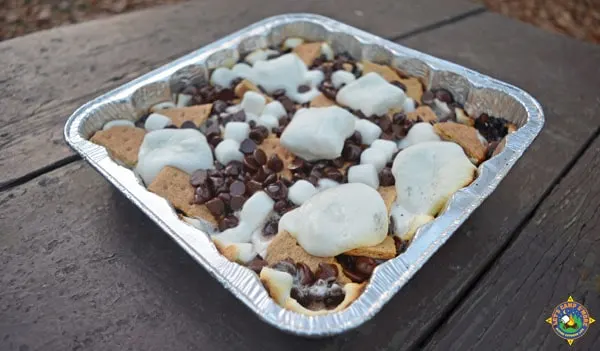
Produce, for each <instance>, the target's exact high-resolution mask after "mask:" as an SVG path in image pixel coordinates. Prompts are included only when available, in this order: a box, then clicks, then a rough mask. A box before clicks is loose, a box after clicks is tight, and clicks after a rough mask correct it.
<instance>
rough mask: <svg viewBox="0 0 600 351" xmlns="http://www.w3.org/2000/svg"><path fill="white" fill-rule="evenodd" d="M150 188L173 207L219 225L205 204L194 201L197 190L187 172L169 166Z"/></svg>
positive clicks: (159, 174) (188, 214)
mask: <svg viewBox="0 0 600 351" xmlns="http://www.w3.org/2000/svg"><path fill="white" fill-rule="evenodd" d="M148 190H150V191H151V192H153V193H155V194H157V195H159V196H161V197H163V198H165V199H167V200H168V201H169V202H170V203H171V205H173V207H175V208H176V209H178V210H181V211H183V213H185V214H186V215H187V216H189V217H196V218H200V219H203V220H205V221H207V222H208V223H210V224H211V225H212V226H214V227H216V226H217V220H216V218H215V217H214V216H213V215H212V213H210V211H209V210H208V208H207V207H206V206H205V205H198V204H194V203H193V201H194V192H195V190H194V187H193V186H192V185H191V184H190V175H189V174H187V173H186V172H184V171H182V170H180V169H178V168H175V167H170V166H167V167H165V168H163V169H162V170H161V171H160V172H159V173H158V175H157V176H156V178H155V179H154V181H153V182H152V183H151V184H150V185H149V186H148Z"/></svg>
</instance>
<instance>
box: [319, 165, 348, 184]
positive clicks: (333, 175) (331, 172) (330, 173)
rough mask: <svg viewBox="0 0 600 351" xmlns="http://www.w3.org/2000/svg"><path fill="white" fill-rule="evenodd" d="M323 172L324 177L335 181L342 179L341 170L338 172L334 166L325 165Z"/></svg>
mask: <svg viewBox="0 0 600 351" xmlns="http://www.w3.org/2000/svg"><path fill="white" fill-rule="evenodd" d="M323 173H324V175H325V177H326V178H329V179H332V180H335V181H336V182H341V181H343V180H344V176H343V175H342V172H340V171H339V170H338V169H337V168H335V167H327V168H325V171H324V172H323Z"/></svg>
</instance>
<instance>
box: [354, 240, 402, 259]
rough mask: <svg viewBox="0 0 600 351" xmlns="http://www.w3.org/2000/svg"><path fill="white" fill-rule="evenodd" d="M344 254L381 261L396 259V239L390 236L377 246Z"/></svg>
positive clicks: (361, 248) (360, 248)
mask: <svg viewBox="0 0 600 351" xmlns="http://www.w3.org/2000/svg"><path fill="white" fill-rule="evenodd" d="M344 254H345V255H349V256H364V257H370V258H376V259H380V260H389V259H392V258H394V257H396V244H395V243H394V238H393V237H392V236H390V235H388V236H386V237H385V239H384V240H383V241H382V242H381V243H379V244H377V245H375V246H369V247H359V248H357V249H353V250H350V251H346V252H344Z"/></svg>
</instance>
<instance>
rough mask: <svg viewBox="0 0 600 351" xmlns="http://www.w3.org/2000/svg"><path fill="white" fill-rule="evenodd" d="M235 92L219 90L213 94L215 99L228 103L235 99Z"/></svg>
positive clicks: (227, 89)
mask: <svg viewBox="0 0 600 351" xmlns="http://www.w3.org/2000/svg"><path fill="white" fill-rule="evenodd" d="M235 98H236V96H235V92H234V91H233V89H229V88H226V89H221V90H218V91H217V92H216V94H215V99H219V100H225V101H230V100H233V99H235Z"/></svg>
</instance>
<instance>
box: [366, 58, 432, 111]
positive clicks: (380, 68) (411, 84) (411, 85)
mask: <svg viewBox="0 0 600 351" xmlns="http://www.w3.org/2000/svg"><path fill="white" fill-rule="evenodd" d="M362 64H363V70H362V72H363V73H362V74H363V75H365V74H367V73H370V72H375V73H378V74H379V75H381V76H382V77H383V78H384V79H385V80H387V81H388V82H390V83H391V82H400V83H402V84H403V85H404V86H405V87H406V91H405V93H406V95H408V96H409V97H410V98H412V99H413V100H415V101H416V102H419V103H420V102H421V97H422V96H423V84H421V81H420V80H419V79H418V78H414V77H411V78H402V77H400V75H399V74H398V72H396V70H394V69H393V68H391V67H390V66H386V65H380V64H377V63H374V62H371V61H362Z"/></svg>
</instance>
